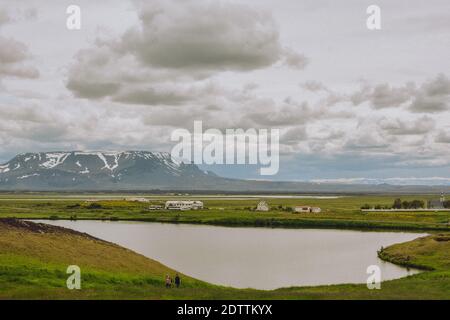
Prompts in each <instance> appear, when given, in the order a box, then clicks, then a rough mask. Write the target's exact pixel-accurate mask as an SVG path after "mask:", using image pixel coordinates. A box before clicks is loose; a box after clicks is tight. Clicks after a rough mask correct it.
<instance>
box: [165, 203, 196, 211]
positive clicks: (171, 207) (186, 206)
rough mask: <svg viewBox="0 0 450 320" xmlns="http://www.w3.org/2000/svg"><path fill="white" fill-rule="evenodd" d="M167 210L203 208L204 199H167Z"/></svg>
mask: <svg viewBox="0 0 450 320" xmlns="http://www.w3.org/2000/svg"><path fill="white" fill-rule="evenodd" d="M165 208H166V210H181V211H187V210H199V209H203V202H202V201H167V202H166V205H165Z"/></svg>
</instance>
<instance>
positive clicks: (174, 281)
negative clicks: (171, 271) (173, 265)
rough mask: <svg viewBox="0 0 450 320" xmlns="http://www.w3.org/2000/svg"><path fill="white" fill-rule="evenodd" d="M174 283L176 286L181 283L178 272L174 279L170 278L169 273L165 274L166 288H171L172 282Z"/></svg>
mask: <svg viewBox="0 0 450 320" xmlns="http://www.w3.org/2000/svg"><path fill="white" fill-rule="evenodd" d="M173 283H175V286H176V287H177V288H179V287H180V285H181V279H180V276H179V275H178V273H177V274H176V275H175V279H174V280H172V278H171V277H170V276H169V275H166V288H172V284H173Z"/></svg>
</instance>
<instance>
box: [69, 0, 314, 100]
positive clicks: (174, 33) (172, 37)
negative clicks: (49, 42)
mask: <svg viewBox="0 0 450 320" xmlns="http://www.w3.org/2000/svg"><path fill="white" fill-rule="evenodd" d="M137 7H138V14H139V24H138V25H137V26H135V27H133V28H130V29H129V30H127V31H126V32H125V33H124V34H123V35H122V36H121V37H120V38H119V39H109V40H97V41H96V43H95V45H94V46H93V47H91V48H90V49H87V50H82V51H80V52H79V53H78V54H77V56H76V57H75V63H74V64H73V65H72V67H71V68H70V71H69V77H68V80H67V88H68V89H69V90H71V91H72V92H73V93H74V94H75V96H77V97H80V98H88V99H100V98H109V99H111V100H113V101H118V102H123V103H129V104H146V105H164V104H167V105H180V104H182V102H183V100H186V101H187V102H190V101H191V100H192V98H193V97H192V95H190V94H189V93H188V94H186V86H187V85H188V84H190V85H193V84H195V85H197V86H201V82H202V81H205V80H208V79H210V78H211V77H213V76H215V75H217V74H219V73H222V72H225V71H232V72H247V71H253V70H258V69H261V68H267V67H270V66H272V65H274V64H275V63H282V64H285V65H287V66H289V67H291V68H297V69H301V68H303V67H304V66H305V65H306V63H307V59H306V58H305V57H304V56H303V55H302V54H299V53H297V52H295V51H294V50H292V49H286V48H284V47H283V46H282V44H281V42H280V37H279V30H278V27H277V25H276V23H275V21H274V20H273V18H272V16H271V15H270V13H268V12H265V11H261V10H257V9H253V8H251V7H250V6H246V5H242V4H235V3H232V2H216V1H208V0H202V1H190V0H188V1H178V0H169V1H150V2H148V1H146V2H139V3H138V6H137ZM188 91H189V90H188ZM197 97H199V96H198V95H197Z"/></svg>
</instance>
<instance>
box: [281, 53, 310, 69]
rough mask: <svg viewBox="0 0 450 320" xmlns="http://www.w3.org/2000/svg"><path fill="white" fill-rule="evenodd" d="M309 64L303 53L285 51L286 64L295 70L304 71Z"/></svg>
mask: <svg viewBox="0 0 450 320" xmlns="http://www.w3.org/2000/svg"><path fill="white" fill-rule="evenodd" d="M308 63H309V59H308V58H307V57H306V56H305V55H304V54H302V53H298V52H296V51H293V50H290V49H285V50H284V64H285V65H287V66H289V67H293V68H295V69H299V70H302V69H304V68H305V67H306V66H307V65H308Z"/></svg>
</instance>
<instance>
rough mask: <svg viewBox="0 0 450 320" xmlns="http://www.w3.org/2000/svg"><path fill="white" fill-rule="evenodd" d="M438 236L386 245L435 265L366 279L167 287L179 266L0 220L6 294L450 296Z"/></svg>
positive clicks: (1, 283) (449, 261) (0, 283)
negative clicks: (377, 286)
mask: <svg viewBox="0 0 450 320" xmlns="http://www.w3.org/2000/svg"><path fill="white" fill-rule="evenodd" d="M449 238H450V237H449V235H448V234H442V235H432V236H429V237H426V238H421V239H417V240H414V241H411V242H407V243H405V244H398V245H394V246H392V247H389V248H386V249H384V250H383V256H382V257H383V258H384V259H387V260H389V259H391V260H392V261H393V262H395V261H400V260H402V259H403V260H404V259H407V261H408V262H409V263H411V264H414V265H415V266H416V267H417V266H419V267H421V268H422V269H428V270H432V271H427V272H423V273H421V274H417V275H414V276H411V277H407V278H402V279H398V280H392V281H387V282H383V283H382V289H381V290H368V289H367V287H366V286H365V285H333V286H319V287H304V288H286V289H278V290H273V291H261V290H251V289H245V290H238V289H233V288H227V287H221V286H215V285H211V284H208V283H205V282H203V281H199V280H196V279H193V278H190V277H188V276H185V275H182V279H183V280H182V281H183V282H182V283H183V285H182V288H180V289H175V288H172V289H166V288H165V287H164V277H165V275H166V274H170V275H172V276H173V275H174V274H175V273H176V271H174V270H172V269H170V268H168V267H166V266H164V265H162V264H160V263H158V262H157V261H154V260H151V259H148V258H146V257H144V256H141V255H139V254H136V253H134V252H132V251H130V250H128V249H125V248H122V247H119V246H117V245H114V244H111V243H108V242H105V241H103V240H100V239H96V238H93V237H91V236H89V235H86V234H83V233H78V232H75V231H72V230H70V229H64V228H59V227H52V226H47V225H42V224H35V223H32V222H25V221H18V220H12V219H6V220H5V219H0V271H1V272H0V298H1V299H450V294H449V292H450V241H448V239H449ZM73 264H76V265H78V266H79V267H80V268H81V271H82V276H81V279H82V289H81V290H68V289H67V287H66V279H67V277H68V275H67V274H66V269H67V267H68V265H73Z"/></svg>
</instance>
